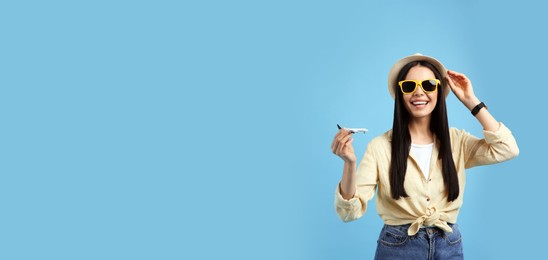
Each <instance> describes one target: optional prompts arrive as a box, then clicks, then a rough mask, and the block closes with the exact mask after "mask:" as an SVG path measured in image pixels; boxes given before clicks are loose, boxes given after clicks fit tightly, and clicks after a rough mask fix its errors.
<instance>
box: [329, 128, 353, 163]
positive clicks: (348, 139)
mask: <svg viewBox="0 0 548 260" xmlns="http://www.w3.org/2000/svg"><path fill="white" fill-rule="evenodd" d="M352 141H354V139H353V138H352V132H350V131H349V130H346V129H344V128H343V129H341V130H339V132H338V133H337V134H336V135H335V138H333V143H331V151H332V152H333V153H334V154H336V155H337V156H339V157H341V159H343V161H344V162H346V163H356V155H355V154H354V148H353V147H352Z"/></svg>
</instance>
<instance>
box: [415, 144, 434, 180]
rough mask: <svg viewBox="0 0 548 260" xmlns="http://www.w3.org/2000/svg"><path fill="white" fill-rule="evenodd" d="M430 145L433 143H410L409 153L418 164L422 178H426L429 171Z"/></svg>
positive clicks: (432, 145)
mask: <svg viewBox="0 0 548 260" xmlns="http://www.w3.org/2000/svg"><path fill="white" fill-rule="evenodd" d="M432 147H434V143H431V144H411V153H412V154H413V157H414V158H415V160H416V161H417V163H418V164H419V167H420V168H421V171H422V174H424V178H425V179H427V180H428V174H429V172H430V158H431V157H432Z"/></svg>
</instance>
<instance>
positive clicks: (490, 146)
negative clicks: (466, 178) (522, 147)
mask: <svg viewBox="0 0 548 260" xmlns="http://www.w3.org/2000/svg"><path fill="white" fill-rule="evenodd" d="M463 135H464V136H463V143H464V147H465V162H466V165H465V168H471V167H474V166H480V165H487V164H493V163H499V162H504V161H507V160H510V159H512V158H514V157H516V156H517V155H518V154H519V148H518V145H517V143H516V139H514V136H513V135H512V132H511V131H510V129H508V128H507V127H506V126H505V125H504V124H503V123H500V126H499V128H498V129H497V130H496V131H487V130H484V131H483V136H484V139H479V138H477V137H475V136H473V135H471V134H469V133H467V132H464V134H463Z"/></svg>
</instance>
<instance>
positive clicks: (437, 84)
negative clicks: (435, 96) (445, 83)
mask: <svg viewBox="0 0 548 260" xmlns="http://www.w3.org/2000/svg"><path fill="white" fill-rule="evenodd" d="M430 80H433V81H436V88H434V90H432V91H426V90H425V89H424V88H423V87H422V83H423V82H425V81H430ZM405 82H414V83H415V89H413V91H411V92H405V91H403V86H402V85H403V83H405ZM440 83H441V82H440V80H439V79H423V80H412V79H407V80H402V81H400V82H398V85H399V86H400V90H401V92H402V93H403V94H413V93H415V91H417V86H420V87H421V89H422V91H424V93H432V92H436V90H438V86H439V85H440Z"/></svg>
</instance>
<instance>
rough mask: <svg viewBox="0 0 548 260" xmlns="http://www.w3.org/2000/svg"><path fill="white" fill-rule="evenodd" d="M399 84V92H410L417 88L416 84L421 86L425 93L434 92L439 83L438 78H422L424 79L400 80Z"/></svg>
mask: <svg viewBox="0 0 548 260" xmlns="http://www.w3.org/2000/svg"><path fill="white" fill-rule="evenodd" d="M398 84H399V85H400V89H401V92H403V94H411V93H413V92H415V90H417V85H418V86H421V88H422V90H423V91H424V92H425V93H430V92H434V91H436V90H437V89H438V85H439V84H440V80H439V79H424V80H411V79H409V80H402V81H400V82H398Z"/></svg>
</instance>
